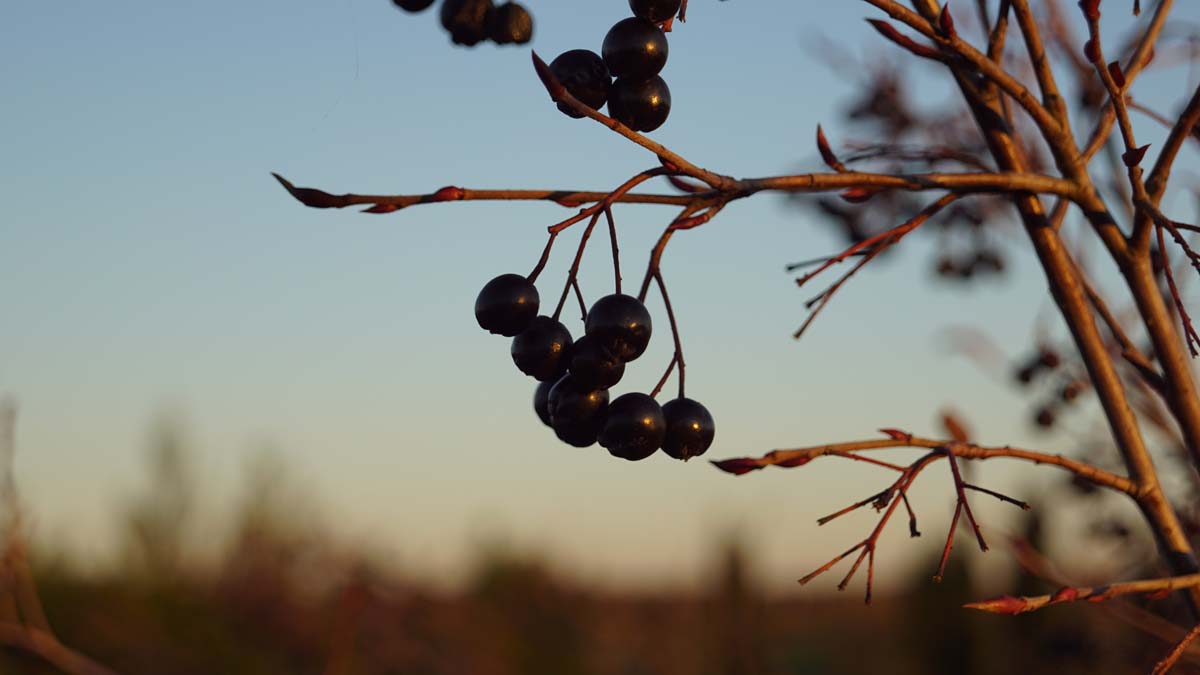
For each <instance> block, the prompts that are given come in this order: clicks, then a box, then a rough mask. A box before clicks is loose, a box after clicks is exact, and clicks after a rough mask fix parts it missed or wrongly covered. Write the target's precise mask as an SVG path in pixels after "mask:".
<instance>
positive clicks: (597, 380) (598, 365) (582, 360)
mask: <svg viewBox="0 0 1200 675" xmlns="http://www.w3.org/2000/svg"><path fill="white" fill-rule="evenodd" d="M567 371H568V372H569V373H571V375H572V376H574V378H575V379H576V380H578V381H580V382H581V383H583V384H586V385H589V386H592V387H596V388H597V389H608V388H609V387H611V386H613V385H614V384H616V383H618V382H620V381H621V376H622V375H624V374H625V362H624V361H622V360H621V359H620V358H619V357H618V356H617V355H616V354H613V353H612V352H611V351H609V349H608V348H607V347H605V346H604V345H603V344H601V343H600V341H599V340H598V339H596V338H594V337H590V336H587V335H584V336H583V337H581V338H579V339H578V340H576V341H575V344H574V345H572V346H571V361H570V363H569V364H568V365H567Z"/></svg>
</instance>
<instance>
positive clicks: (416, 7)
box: [392, 0, 433, 12]
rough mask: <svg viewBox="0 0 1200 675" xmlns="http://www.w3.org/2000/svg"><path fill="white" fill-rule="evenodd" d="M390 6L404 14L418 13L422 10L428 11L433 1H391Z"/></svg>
mask: <svg viewBox="0 0 1200 675" xmlns="http://www.w3.org/2000/svg"><path fill="white" fill-rule="evenodd" d="M392 4H394V5H396V6H397V7H399V8H400V9H402V10H404V11H406V12H420V11H421V10H424V9H429V6H430V5H432V4H433V0H392Z"/></svg>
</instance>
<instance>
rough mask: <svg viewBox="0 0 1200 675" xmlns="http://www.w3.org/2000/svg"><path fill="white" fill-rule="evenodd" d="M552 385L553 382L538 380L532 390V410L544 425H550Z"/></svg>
mask: <svg viewBox="0 0 1200 675" xmlns="http://www.w3.org/2000/svg"><path fill="white" fill-rule="evenodd" d="M553 387H554V383H553V382H538V386H537V389H534V390H533V411H534V412H535V413H537V416H538V419H540V420H541V421H542V424H545V425H546V426H551V424H550V389H551V388H553Z"/></svg>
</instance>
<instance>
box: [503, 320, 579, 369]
mask: <svg viewBox="0 0 1200 675" xmlns="http://www.w3.org/2000/svg"><path fill="white" fill-rule="evenodd" d="M570 350H571V334H570V333H569V332H568V331H567V328H566V326H564V325H562V324H561V323H559V322H558V321H555V320H554V319H551V318H550V317H548V316H538V317H534V319H533V321H531V322H530V323H529V327H528V328H526V329H525V330H523V331H521V332H520V333H518V334H517V336H516V337H515V338H513V341H512V359H513V363H515V364H517V368H518V369H520V371H521V372H522V373H525V374H526V375H529V376H531V377H533V378H535V379H537V380H538V381H540V382H545V381H546V380H555V379H558V377H559V376H560V375H562V374H563V373H564V372H565V371H566V370H567V357H568V353H569V352H570Z"/></svg>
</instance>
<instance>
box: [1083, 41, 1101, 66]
mask: <svg viewBox="0 0 1200 675" xmlns="http://www.w3.org/2000/svg"><path fill="white" fill-rule="evenodd" d="M1083 55H1084V56H1086V57H1087V60H1088V61H1091V62H1092V63H1096V62H1097V61H1099V60H1100V48H1099V47H1097V46H1096V41H1095V40H1088V41H1087V42H1085V43H1083Z"/></svg>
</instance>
